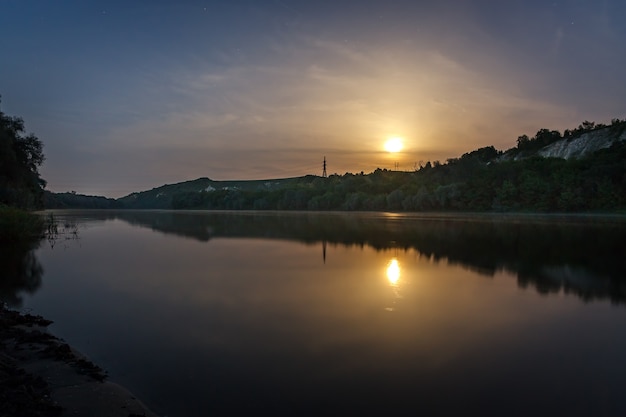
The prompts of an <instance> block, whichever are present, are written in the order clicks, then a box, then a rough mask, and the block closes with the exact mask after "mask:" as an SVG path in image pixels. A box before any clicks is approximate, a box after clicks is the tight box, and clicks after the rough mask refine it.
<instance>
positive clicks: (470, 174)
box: [46, 119, 626, 212]
mask: <svg viewBox="0 0 626 417" xmlns="http://www.w3.org/2000/svg"><path fill="white" fill-rule="evenodd" d="M46 195H47V198H46V201H49V202H51V205H48V204H46V207H47V208H59V207H65V208H129V209H204V210H215V209H220V210H346V211H351V210H373V211H384V210H391V211H498V212H500V211H538V212H572V211H616V210H617V211H623V210H626V120H619V119H614V120H613V121H612V123H611V125H608V126H607V125H602V124H599V125H596V124H595V123H593V122H588V121H585V122H583V123H582V124H581V125H580V126H579V127H577V128H576V129H573V130H566V131H565V132H564V133H563V134H561V133H560V132H558V131H554V130H552V131H551V130H548V129H540V130H539V131H538V132H537V134H536V135H535V136H533V137H528V136H526V135H522V136H520V137H519V138H518V140H517V146H516V147H514V148H511V149H509V150H507V151H504V152H503V151H498V150H496V149H495V148H494V147H493V146H488V147H484V148H480V149H476V150H474V151H472V152H468V153H466V154H463V155H462V156H461V157H459V158H450V159H448V160H447V161H446V162H445V163H441V162H439V161H434V162H428V163H426V164H425V165H424V166H421V167H420V168H419V169H417V170H415V171H411V172H403V171H389V170H386V169H376V170H375V171H373V172H371V173H369V174H363V173H360V174H351V173H346V174H344V175H336V174H335V175H331V176H329V177H328V178H322V177H319V176H314V175H307V176H303V177H295V178H282V179H267V180H249V181H214V180H211V179H209V178H198V179H196V180H193V181H186V182H181V183H177V184H167V185H163V186H161V187H157V188H153V189H152V190H148V191H141V192H136V193H132V194H130V195H128V196H125V197H122V198H120V199H117V200H112V199H104V197H90V196H80V195H75V194H71V193H64V194H52V193H47V194H46Z"/></svg>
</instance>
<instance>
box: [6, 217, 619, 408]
mask: <svg viewBox="0 0 626 417" xmlns="http://www.w3.org/2000/svg"><path fill="white" fill-rule="evenodd" d="M56 215H57V216H58V217H59V218H61V219H71V220H72V221H75V222H77V224H78V235H79V238H78V239H76V240H71V241H68V242H63V244H62V245H58V244H57V245H55V246H54V247H51V246H50V245H48V244H42V245H41V246H40V247H39V249H36V250H35V251H34V252H30V253H31V254H32V255H33V256H35V257H36V262H38V263H39V265H40V266H41V269H42V273H41V274H40V281H41V282H40V283H39V284H38V286H37V287H36V288H34V289H33V290H32V291H31V293H32V294H27V293H25V292H24V291H23V289H21V288H19V287H16V289H15V291H14V294H12V295H13V296H19V297H21V300H22V303H23V308H26V309H32V310H34V311H35V312H36V313H39V314H43V315H44V316H46V317H47V318H49V319H52V320H54V321H55V324H54V325H53V326H52V328H51V330H52V331H53V332H54V333H55V334H57V335H59V336H61V337H63V338H65V339H66V340H67V341H68V342H69V343H70V344H72V345H73V346H75V347H76V348H78V349H79V350H80V351H82V352H83V353H85V354H86V355H88V356H89V357H90V358H91V359H92V360H94V361H95V362H96V363H98V364H99V365H101V366H103V367H104V368H105V369H107V370H108V371H109V374H110V377H111V379H112V380H113V381H115V382H119V383H122V384H123V385H125V386H127V387H128V388H129V389H131V391H133V392H134V393H135V394H136V395H137V396H138V397H139V398H141V399H142V400H143V401H145V402H146V403H147V404H148V405H150V406H151V407H152V408H154V409H155V411H157V412H159V413H161V414H163V415H169V416H201V415H235V414H241V413H244V414H245V413H247V414H251V413H258V412H264V413H270V412H271V413H275V414H277V415H284V414H287V413H289V414H293V415H321V414H333V413H340V414H350V415H354V414H361V415H368V414H369V415H381V414H383V413H385V414H389V413H391V414H395V415H405V414H406V415H409V414H410V415H417V414H423V415H456V414H460V413H463V414H464V415H529V414H532V415H619V414H624V413H626V406H624V404H623V401H621V390H622V388H621V387H623V386H624V385H625V384H626V362H625V361H624V359H623V354H622V353H623V352H624V351H626V350H625V349H626V336H624V332H623V329H624V328H625V327H624V326H625V325H626V309H625V308H624V301H625V300H626V298H625V297H626V285H625V282H624V280H623V279H624V278H623V277H624V276H626V274H625V272H626V265H625V261H624V256H623V254H624V253H623V249H622V244H621V243H622V242H623V236H624V231H625V230H626V222H624V220H623V219H622V218H620V217H604V218H598V217H593V218H591V217H567V218H562V217H558V216H540V217H537V216H524V217H515V216H497V217H493V216H486V215H485V216H460V215H447V216H435V215H421V216H417V215H392V214H374V213H362V214H360V213H325V214H316V213H271V212H247V213H229V212H223V213H219V212H133V211H122V212H104V211H103V212H96V211H92V212H71V211H70V212H59V213H57V214H56ZM29 288H30V287H29ZM4 293H6V291H3V294H4Z"/></svg>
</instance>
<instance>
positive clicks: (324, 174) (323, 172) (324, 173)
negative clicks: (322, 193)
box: [322, 157, 328, 178]
mask: <svg viewBox="0 0 626 417" xmlns="http://www.w3.org/2000/svg"><path fill="white" fill-rule="evenodd" d="M327 176H328V175H327V174H326V157H324V170H323V171H322V177H324V178H326V177H327Z"/></svg>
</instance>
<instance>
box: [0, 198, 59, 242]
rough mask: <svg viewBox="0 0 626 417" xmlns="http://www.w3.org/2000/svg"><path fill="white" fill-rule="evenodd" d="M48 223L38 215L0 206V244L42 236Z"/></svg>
mask: <svg viewBox="0 0 626 417" xmlns="http://www.w3.org/2000/svg"><path fill="white" fill-rule="evenodd" d="M47 224H48V222H47V221H46V219H45V218H44V217H43V216H41V215H38V214H34V213H30V212H27V211H24V210H20V209H17V208H14V207H8V206H2V205H0V242H17V241H24V240H31V239H38V238H41V237H43V236H44V233H45V231H46V228H47V227H48V226H47Z"/></svg>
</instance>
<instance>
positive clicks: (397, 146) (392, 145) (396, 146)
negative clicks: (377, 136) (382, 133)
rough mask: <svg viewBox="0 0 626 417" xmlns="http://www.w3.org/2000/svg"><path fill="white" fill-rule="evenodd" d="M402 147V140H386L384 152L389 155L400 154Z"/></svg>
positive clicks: (396, 138) (395, 138) (394, 138)
mask: <svg viewBox="0 0 626 417" xmlns="http://www.w3.org/2000/svg"><path fill="white" fill-rule="evenodd" d="M403 147H404V145H403V144H402V138H399V137H392V138H388V139H387V142H385V150H386V151H387V152H390V153H396V152H400V151H401V150H402V148H403Z"/></svg>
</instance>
